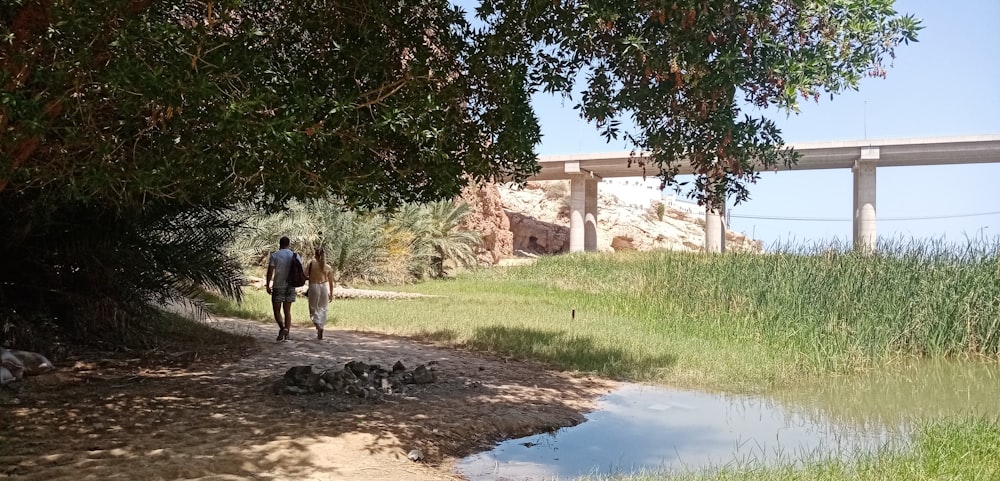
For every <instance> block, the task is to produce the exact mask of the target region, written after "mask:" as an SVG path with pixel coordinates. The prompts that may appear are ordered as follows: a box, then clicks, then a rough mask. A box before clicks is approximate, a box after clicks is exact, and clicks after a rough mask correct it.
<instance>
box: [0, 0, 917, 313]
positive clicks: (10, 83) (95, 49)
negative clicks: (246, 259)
mask: <svg viewBox="0 0 1000 481" xmlns="http://www.w3.org/2000/svg"><path fill="white" fill-rule="evenodd" d="M476 13H477V15H478V20H473V21H470V20H469V19H468V18H467V16H466V15H465V12H463V11H462V10H461V9H459V8H457V7H455V6H453V5H452V4H450V3H449V2H448V1H447V0H400V1H394V2H385V1H381V0H342V1H330V0H288V1H282V2H273V1H264V0H242V1H241V0H217V1H215V0H170V1H167V0H6V1H5V2H2V3H0V20H2V26H0V218H2V219H3V223H2V225H0V317H2V318H0V322H8V321H9V320H10V319H15V318H21V317H23V316H25V313H31V312H41V313H43V314H44V315H45V316H49V317H47V318H50V319H55V321H52V322H55V323H56V324H57V325H60V326H64V327H65V326H76V327H79V326H89V325H90V324H89V323H91V322H92V319H91V318H93V317H95V316H98V314H93V312H97V311H93V310H91V311H92V312H91V313H90V314H81V312H82V311H81V310H80V309H78V308H77V307H78V306H79V305H81V303H84V302H85V301H86V300H88V299H93V298H102V299H106V300H109V302H110V301H115V300H117V302H111V303H110V304H109V305H110V307H107V308H101V310H98V311H99V315H100V316H103V317H104V318H107V317H108V316H107V315H106V313H107V312H118V311H117V310H116V309H122V308H123V307H122V306H131V305H132V303H130V302H128V300H129V298H128V293H139V294H138V300H140V301H142V302H148V301H150V300H156V299H155V298H157V297H160V298H161V299H160V300H164V299H162V298H165V299H170V298H172V297H174V296H177V295H180V294H183V293H184V292H185V290H186V289H189V288H190V287H191V286H194V285H197V284H205V283H208V284H210V285H215V286H216V287H217V288H220V289H222V290H223V291H224V292H230V293H233V294H238V292H239V291H238V285H237V283H238V276H237V275H235V274H234V273H233V268H234V267H233V263H232V262H231V260H230V259H227V258H225V256H224V254H223V252H222V250H221V249H217V248H216V247H217V246H206V245H204V244H205V243H206V242H214V243H218V242H224V241H225V239H226V234H225V229H222V230H220V229H219V228H218V226H217V223H218V221H219V219H220V218H225V212H226V210H225V209H227V208H228V207H230V206H232V205H235V204H236V203H239V202H245V201H248V200H249V201H252V202H255V203H256V204H257V205H259V206H262V207H275V206H280V205H283V204H284V203H285V202H286V201H288V200H290V199H309V198H322V197H325V196H328V195H333V196H336V197H338V198H339V199H341V201H343V202H344V203H345V204H346V205H350V206H357V207H380V206H388V207H395V206H398V205H401V204H402V203H404V202H421V201H429V200H434V199H440V198H448V197H452V196H454V195H456V194H457V193H458V192H459V191H460V189H461V188H462V187H463V186H464V185H466V184H467V183H468V182H469V181H470V180H471V181H482V180H490V179H493V180H498V179H504V180H515V181H517V180H522V179H524V178H526V177H527V176H529V175H530V174H531V173H532V172H534V170H535V169H536V168H537V167H536V165H535V162H534V158H535V155H534V148H535V146H536V145H537V143H538V141H539V128H538V124H537V121H536V118H535V115H534V113H533V111H532V109H531V106H530V97H531V95H532V94H533V93H535V92H537V91H539V90H545V91H550V92H558V93H564V94H568V93H570V92H573V91H574V88H576V87H575V86H574V80H575V79H576V78H578V77H579V76H580V75H582V76H583V77H584V78H585V82H584V85H582V86H579V87H578V88H579V89H580V90H581V91H582V93H581V95H580V98H579V103H578V105H577V108H578V109H579V112H580V114H581V115H582V116H583V117H585V118H586V119H588V120H591V121H593V122H594V123H595V124H596V125H597V126H598V127H599V128H601V129H602V130H603V132H604V133H605V134H606V135H607V136H608V137H609V138H610V137H615V136H618V135H623V136H625V137H626V138H627V139H628V140H629V141H630V142H631V143H632V144H633V145H634V146H635V147H636V149H637V150H639V151H642V152H648V153H649V154H648V155H643V156H641V157H638V158H637V161H638V162H640V163H641V164H643V165H644V166H649V167H658V168H663V169H664V172H665V174H664V180H665V181H668V182H669V181H672V180H673V179H672V176H671V175H670V168H671V166H673V165H676V162H677V161H678V160H679V159H689V160H691V161H692V162H693V164H694V165H695V166H696V168H697V171H698V173H699V175H698V177H697V178H698V181H697V182H696V193H697V195H698V196H699V198H700V199H701V200H702V201H705V202H707V203H710V204H716V203H718V202H719V201H720V200H721V199H722V198H723V197H724V196H725V195H727V194H728V195H733V194H735V196H736V197H737V199H742V198H743V197H745V195H746V184H747V183H748V182H752V181H754V180H755V179H756V174H755V172H756V170H757V169H760V168H766V167H768V166H770V165H773V164H774V163H776V162H780V161H782V160H783V159H786V158H788V157H789V156H788V154H787V152H784V151H783V150H782V149H781V146H782V144H781V138H780V135H779V132H778V131H777V129H776V128H775V127H774V124H773V123H771V122H770V121H769V120H767V119H766V118H752V117H748V116H745V115H744V113H743V112H741V107H740V105H742V102H741V101H745V102H746V103H748V104H752V105H757V106H773V107H778V108H785V109H794V108H795V102H797V99H798V98H800V97H802V98H810V99H812V98H818V96H819V95H820V94H821V93H831V94H833V93H836V92H839V91H841V90H843V89H845V88H852V87H856V85H857V83H858V80H859V79H860V78H861V77H862V76H863V75H875V76H881V75H884V74H885V67H886V62H887V60H888V59H889V58H891V57H892V55H893V52H894V49H895V48H896V47H897V46H898V45H899V44H900V43H902V42H906V41H910V40H913V39H914V35H915V32H916V31H917V29H918V28H919V26H918V24H917V22H916V21H915V20H914V19H912V18H911V17H909V16H901V15H899V14H897V13H896V12H895V11H894V10H893V9H892V1H891V0H771V1H765V0H742V1H737V0H677V1H628V0H604V1H572V0H483V1H482V2H481V3H480V4H479V5H478V6H477V8H476ZM622 119H629V120H630V121H631V122H629V123H630V124H632V125H634V128H630V129H628V130H625V131H619V128H618V126H619V125H620V120H622ZM181 227H183V228H184V229H185V230H182V231H181V232H182V233H184V234H183V235H177V234H175V233H172V231H173V229H175V228H181ZM198 249H207V251H208V254H207V255H205V256H204V259H201V258H199V260H198V261H196V262H195V261H192V260H191V259H190V255H189V254H186V253H189V252H190V251H192V250H198ZM186 255H187V257H186ZM212 259H214V261H213V260H212ZM32 271H37V272H44V275H36V276H34V277H32V276H25V275H24V272H32ZM137 273H138V275H139V277H141V279H140V278H137V277H136V274H137ZM95 279H100V282H97V281H96V280H95ZM157 282H163V283H164V286H163V287H162V288H158V287H157V286H158V284H157ZM52 305H56V306H57V307H51V306H52ZM126 310H127V309H126ZM88 316H89V317H88ZM115 316H117V314H115ZM115 316H111V317H113V318H114V319H117V318H118V317H115ZM125 317H128V316H125ZM70 319H73V320H72V321H71V320H70ZM0 327H2V326H0ZM2 332H6V331H5V330H3V329H0V333H2Z"/></svg>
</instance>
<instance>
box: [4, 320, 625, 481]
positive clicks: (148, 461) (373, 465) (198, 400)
mask: <svg viewBox="0 0 1000 481" xmlns="http://www.w3.org/2000/svg"><path fill="white" fill-rule="evenodd" d="M211 322H214V323H216V325H218V326H219V327H221V328H224V329H234V330H237V331H239V332H246V333H249V334H250V335H252V336H254V337H255V338H256V339H257V340H258V343H259V351H258V352H256V353H254V354H252V355H250V356H247V357H245V358H243V359H240V360H238V361H236V362H232V363H217V362H210V361H206V360H201V359H197V358H194V357H193V356H190V357H180V358H178V359H177V362H176V364H177V365H175V366H167V367H162V366H160V367H157V368H149V367H143V363H142V362H141V360H131V361H130V360H126V361H103V362H88V363H85V362H77V363H76V364H75V365H72V366H61V367H60V369H59V370H58V371H57V372H56V373H53V374H49V375H45V376H39V377H36V378H31V379H30V382H29V383H28V384H27V385H26V387H25V388H24V390H23V391H22V392H21V393H20V395H19V397H18V398H17V400H16V401H15V400H11V399H7V400H6V401H5V402H4V404H3V405H0V479H16V480H67V481H68V480H74V481H75V480H83V479H101V480H103V479H123V480H124V479H127V480H175V479H189V480H217V481H223V480H225V481H229V480H293V479H294V480H324V481H326V480H331V481H332V480H386V481H389V480H393V481H395V480H400V479H407V480H417V481H424V480H442V479H461V478H460V477H459V476H457V475H456V474H454V473H453V471H452V466H453V462H454V461H455V460H456V459H458V458H461V457H463V456H466V455H469V454H472V453H474V452H476V451H479V450H482V449H488V448H489V447H490V446H492V444H493V443H494V442H496V441H499V440H501V439H508V438H515V437H520V436H525V435H528V434H532V433H538V432H544V431H548V430H552V429H556V428H558V427H562V426H568V425H572V424H575V423H577V422H579V421H580V420H581V419H582V413H583V412H586V410H588V409H591V408H592V406H593V402H594V399H595V397H596V396H599V395H601V394H604V393H606V392H608V391H610V390H612V389H614V387H615V385H616V384H615V383H614V382H612V381H608V380H604V379H598V378H591V377H587V376H581V375H574V374H570V373H564V372H558V371H553V370H549V369H547V368H545V367H544V366H541V365H538V364H535V363H529V362H520V361H514V360H504V359H501V358H496V357H491V356H487V355H483V354H478V353H472V352H464V351H459V350H450V349H442V348H438V347H435V346H431V345H428V344H424V343H421V342H416V341H414V340H412V339H407V338H401V337H395V336H387V335H379V334H371V333H362V332H354V331H332V330H328V332H327V336H326V337H327V339H326V340H324V341H316V340H315V339H313V331H312V330H311V329H306V328H297V329H296V330H294V331H293V333H292V340H291V341H288V342H282V343H278V342H275V341H274V335H275V333H274V332H272V331H273V330H274V329H272V328H271V326H269V325H263V324H259V323H253V322H248V321H242V320H236V319H220V320H215V321H211ZM351 360H360V361H364V362H367V363H377V364H381V365H383V366H392V364H393V363H395V362H396V361H402V362H403V364H404V365H406V366H407V367H415V366H417V365H418V364H424V363H429V362H431V361H435V362H436V364H434V365H433V369H434V370H435V372H436V374H437V377H438V381H437V382H436V383H434V384H428V385H424V386H414V389H413V390H412V391H410V392H408V393H407V395H406V396H405V397H404V396H398V397H389V398H387V399H388V400H387V401H386V402H384V403H380V404H370V403H365V402H360V401H356V400H354V399H350V398H345V397H341V396H336V395H319V394H314V395H303V396H287V395H283V396H278V395H275V394H272V391H271V389H270V386H271V385H272V384H273V383H274V381H275V380H277V379H279V378H280V377H281V375H282V374H283V373H284V372H285V370H286V369H287V368H288V367H291V366H295V365H305V364H315V365H319V366H324V367H335V368H338V367H341V366H343V364H344V363H346V362H347V361H351ZM56 363H57V365H58V364H59V363H58V361H57V362H56ZM15 402H16V404H15ZM412 449H420V450H421V451H422V453H423V455H424V460H423V461H422V462H413V461H410V460H409V459H407V457H406V454H407V453H408V452H409V451H410V450H412Z"/></svg>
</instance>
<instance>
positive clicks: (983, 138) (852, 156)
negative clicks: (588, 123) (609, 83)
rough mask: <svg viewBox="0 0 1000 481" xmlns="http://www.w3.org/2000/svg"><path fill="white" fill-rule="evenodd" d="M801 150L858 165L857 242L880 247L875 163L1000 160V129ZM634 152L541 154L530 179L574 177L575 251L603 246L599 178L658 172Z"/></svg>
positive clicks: (715, 244)
mask: <svg viewBox="0 0 1000 481" xmlns="http://www.w3.org/2000/svg"><path fill="white" fill-rule="evenodd" d="M789 146H791V147H793V148H794V149H795V150H796V151H797V152H798V153H799V154H800V157H799V161H798V163H797V164H795V165H794V166H792V168H791V169H789V168H788V167H786V166H784V165H780V166H778V167H777V168H776V170H814V169H852V170H853V171H854V216H853V219H854V247H855V248H859V249H865V250H871V249H874V248H875V240H876V233H875V222H876V218H875V197H876V196H875V169H876V167H901V166H916V165H948V164H974V163H988V162H995V163H1000V134H996V135H976V136H963V137H925V138H906V139H888V140H855V141H845V142H816V143H798V144H789ZM628 159H629V153H628V152H617V153H600V154H573V155H550V156H541V157H539V159H538V163H539V165H541V171H540V172H539V173H538V174H537V175H535V176H533V177H531V178H529V179H528V180H529V181H540V180H566V179H569V180H570V240H569V250H570V252H580V251H594V250H597V214H598V213H597V184H598V182H600V181H601V179H607V178H611V177H640V176H643V175H646V176H649V177H653V176H656V175H658V174H659V169H657V168H656V167H653V168H647V169H646V170H645V172H643V170H642V169H641V168H639V167H636V166H632V167H629V166H628V163H629V162H628ZM679 167H680V170H679V174H681V175H684V174H691V173H693V171H692V169H691V164H690V163H688V162H687V161H682V162H680V163H679ZM725 239H726V237H725V226H724V225H723V223H722V216H721V213H720V212H718V211H710V210H707V211H706V213H705V251H706V252H724V251H725V242H726V241H725Z"/></svg>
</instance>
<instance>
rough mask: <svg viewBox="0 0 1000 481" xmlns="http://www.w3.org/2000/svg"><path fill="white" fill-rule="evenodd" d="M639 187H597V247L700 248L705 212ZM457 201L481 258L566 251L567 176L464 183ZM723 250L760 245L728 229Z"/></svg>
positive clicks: (493, 259) (494, 259)
mask: <svg viewBox="0 0 1000 481" xmlns="http://www.w3.org/2000/svg"><path fill="white" fill-rule="evenodd" d="M641 188H642V187H641V186H639V185H632V186H629V185H625V184H623V183H618V184H610V183H607V184H606V183H601V184H600V185H599V186H598V202H597V210H598V214H597V224H598V229H597V246H598V250H601V251H622V250H642V251H647V250H654V249H670V250H685V251H694V252H696V251H701V250H703V246H704V245H705V229H704V225H705V221H704V212H703V211H702V210H701V209H700V208H698V207H697V206H696V205H693V204H690V203H686V202H677V201H671V200H663V199H661V198H660V197H659V196H658V195H645V193H642V192H639V191H638V190H637V189H641ZM635 194H640V195H635ZM461 200H462V201H464V202H467V203H469V204H470V205H471V206H472V207H473V214H472V215H470V216H469V218H468V219H467V220H466V223H465V224H466V226H467V227H468V228H470V229H473V230H476V231H478V232H480V233H482V235H483V239H484V243H483V250H482V252H481V255H480V260H481V261H483V262H484V263H493V264H495V263H497V262H498V261H499V260H500V259H504V258H508V257H512V256H514V255H515V254H517V255H524V254H556V253H561V252H567V251H568V250H569V182H568V181H550V182H529V183H528V184H527V186H525V187H524V188H523V189H519V188H516V187H510V186H496V185H488V186H485V187H482V188H479V189H475V188H468V189H466V191H465V192H464V193H463V195H462V197H461ZM726 249H727V250H730V251H759V250H761V246H760V243H759V241H754V240H753V239H750V238H749V237H747V236H746V235H744V234H742V233H739V232H732V231H728V232H727V233H726Z"/></svg>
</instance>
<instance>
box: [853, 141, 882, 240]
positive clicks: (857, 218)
mask: <svg viewBox="0 0 1000 481" xmlns="http://www.w3.org/2000/svg"><path fill="white" fill-rule="evenodd" d="M878 159H879V149H878V147H869V148H863V149H861V158H860V159H858V160H857V161H856V162H855V163H854V168H853V169H852V170H853V171H854V226H853V231H854V239H853V240H854V249H855V250H861V251H864V252H874V251H875V245H876V240H877V238H878V237H877V235H876V231H875V185H876V182H875V165H876V164H877V163H878Z"/></svg>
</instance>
